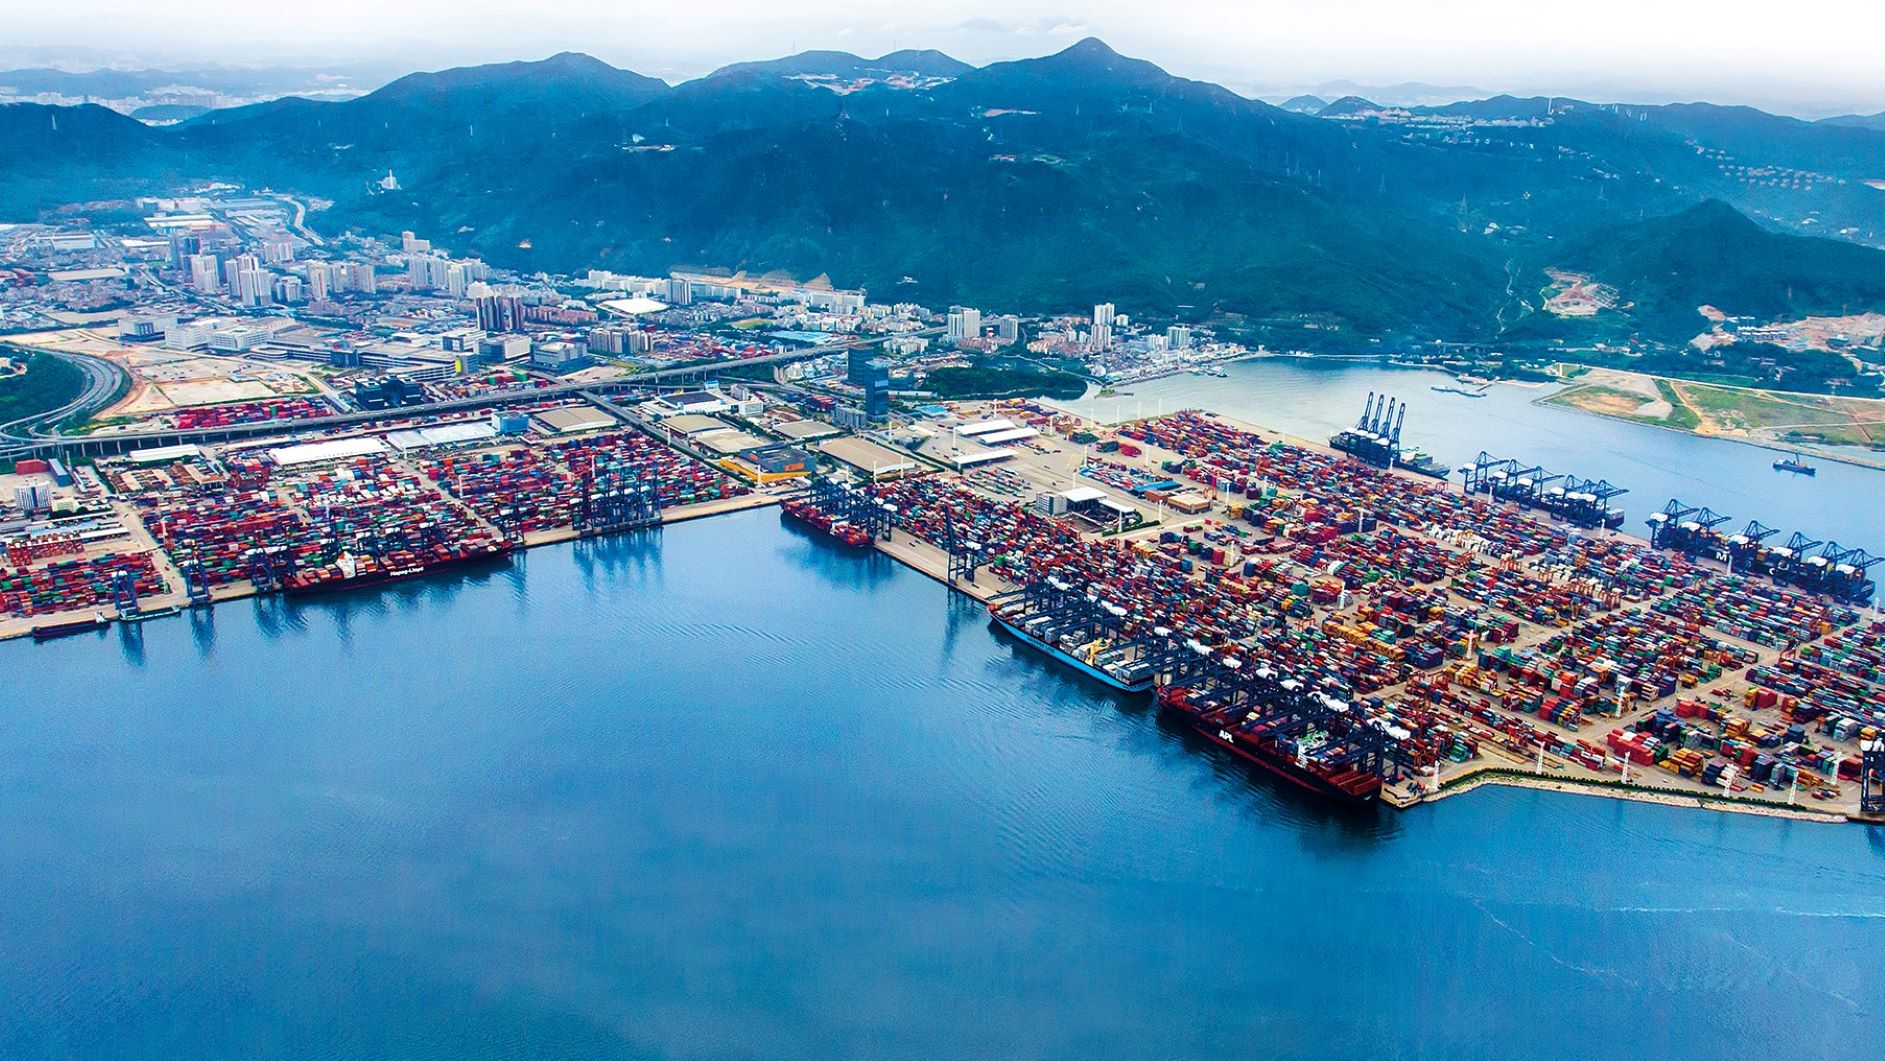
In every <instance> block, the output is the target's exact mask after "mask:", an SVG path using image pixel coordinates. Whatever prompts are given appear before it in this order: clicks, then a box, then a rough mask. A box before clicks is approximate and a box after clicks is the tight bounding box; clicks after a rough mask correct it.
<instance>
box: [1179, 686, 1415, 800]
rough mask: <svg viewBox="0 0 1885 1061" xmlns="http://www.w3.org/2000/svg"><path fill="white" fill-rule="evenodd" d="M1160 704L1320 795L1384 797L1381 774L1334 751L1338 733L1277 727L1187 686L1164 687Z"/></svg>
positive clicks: (1226, 745) (1215, 739)
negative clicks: (1294, 732) (1291, 732)
mask: <svg viewBox="0 0 1885 1061" xmlns="http://www.w3.org/2000/svg"><path fill="white" fill-rule="evenodd" d="M1158 704H1159V709H1160V710H1162V711H1165V712H1167V713H1169V714H1171V715H1172V716H1174V717H1176V718H1178V719H1180V720H1182V721H1183V722H1184V723H1185V724H1186V725H1188V726H1190V727H1191V728H1192V729H1194V730H1196V731H1197V732H1198V733H1199V735H1201V736H1203V737H1204V739H1206V740H1208V741H1210V742H1211V743H1213V744H1216V745H1218V746H1219V747H1221V748H1227V749H1229V750H1230V751H1232V752H1234V753H1236V754H1237V755H1238V756H1240V757H1242V758H1244V759H1246V760H1249V761H1250V762H1253V763H1255V764H1257V765H1258V766H1261V767H1263V768H1264V769H1265V770H1268V771H1269V772H1271V773H1273V774H1275V775H1276V776H1278V777H1280V778H1282V779H1284V780H1285V781H1288V782H1290V783H1291V784H1294V785H1298V786H1300V787H1302V788H1305V789H1307V790H1309V791H1310V792H1314V793H1315V794H1316V795H1318V796H1326V797H1328V798H1329V799H1332V800H1335V801H1337V802H1339V803H1348V804H1356V805H1359V804H1364V803H1372V802H1374V801H1375V800H1376V799H1378V798H1380V795H1381V778H1380V776H1379V775H1377V774H1375V773H1373V772H1372V771H1368V770H1360V769H1357V768H1356V767H1354V766H1352V765H1350V764H1347V763H1343V762H1339V761H1334V760H1332V759H1331V758H1330V757H1329V753H1330V752H1331V751H1333V750H1335V749H1337V748H1339V747H1341V738H1340V737H1339V736H1336V735H1333V734H1317V735H1313V736H1312V735H1310V734H1303V735H1301V736H1289V735H1285V734H1281V733H1277V732H1273V731H1272V730H1271V729H1270V728H1269V727H1270V726H1271V725H1274V724H1276V723H1274V722H1270V721H1267V720H1265V719H1263V717H1262V716H1261V715H1256V714H1254V713H1246V712H1245V711H1243V710H1241V709H1237V708H1228V707H1223V706H1220V705H1217V704H1213V703H1209V702H1205V701H1200V700H1197V699H1194V698H1193V696H1192V695H1191V690H1189V689H1187V688H1185V687H1183V686H1170V685H1168V686H1166V687H1164V688H1162V689H1160V690H1159V693H1158Z"/></svg>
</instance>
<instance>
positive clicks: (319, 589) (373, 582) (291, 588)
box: [282, 547, 512, 597]
mask: <svg viewBox="0 0 1885 1061" xmlns="http://www.w3.org/2000/svg"><path fill="white" fill-rule="evenodd" d="M511 552H512V549H511V548H509V547H506V548H503V549H496V550H493V551H491V552H488V553H478V554H476V555H473V556H454V557H448V558H446V559H443V560H433V561H430V562H427V563H422V564H418V565H415V566H413V567H409V568H397V569H394V570H391V571H369V572H367V573H365V574H361V575H355V576H354V577H352V578H332V579H323V580H322V581H320V582H309V583H303V584H299V585H297V584H293V583H290V584H288V585H285V586H283V587H282V594H283V595H284V596H288V597H307V596H313V595H315V594H320V593H341V592H345V591H347V590H353V589H366V588H368V587H369V586H384V585H387V584H388V583H392V582H404V581H405V580H407V579H409V578H418V577H420V576H421V575H436V574H440V573H442V572H445V571H456V570H458V569H459V568H462V567H470V566H472V565H475V564H484V563H495V562H497V561H501V560H507V559H509V558H510V555H511Z"/></svg>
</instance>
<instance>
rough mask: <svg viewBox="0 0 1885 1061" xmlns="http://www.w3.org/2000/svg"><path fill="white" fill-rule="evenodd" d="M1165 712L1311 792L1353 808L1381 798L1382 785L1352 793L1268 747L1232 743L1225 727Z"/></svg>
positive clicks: (1177, 711) (1170, 709) (1174, 710)
mask: <svg viewBox="0 0 1885 1061" xmlns="http://www.w3.org/2000/svg"><path fill="white" fill-rule="evenodd" d="M1165 712H1166V713H1167V714H1169V715H1171V716H1173V717H1174V718H1176V719H1178V720H1179V721H1181V722H1183V723H1184V724H1185V725H1186V726H1187V727H1188V728H1190V729H1191V731H1192V732H1194V733H1196V734H1197V735H1198V736H1200V737H1203V738H1204V739H1205V740H1208V741H1210V742H1211V743H1212V744H1215V745H1217V746H1218V747H1220V748H1223V749H1224V750H1225V751H1228V752H1230V753H1232V754H1233V755H1236V756H1237V757H1238V758H1240V759H1242V760H1244V761H1245V762H1248V763H1253V764H1255V765H1257V766H1259V767H1262V768H1263V769H1264V770H1266V771H1268V772H1269V773H1271V774H1274V775H1276V776H1277V777H1280V778H1282V779H1283V780H1285V781H1288V782H1289V783H1290V784H1292V785H1295V786H1297V787H1298V788H1301V789H1303V790H1304V791H1307V792H1313V793H1315V794H1316V795H1318V796H1321V797H1323V798H1325V799H1330V800H1333V801H1335V802H1337V803H1341V804H1345V805H1348V806H1352V807H1363V806H1367V805H1369V804H1371V803H1374V802H1375V801H1376V800H1377V799H1379V798H1380V795H1381V789H1380V786H1379V785H1376V786H1374V787H1372V788H1369V789H1367V790H1365V791H1362V792H1352V791H1350V790H1348V789H1346V788H1343V787H1342V786H1340V785H1338V784H1336V783H1335V782H1333V781H1330V780H1329V779H1328V778H1325V777H1323V776H1322V775H1320V774H1317V773H1315V772H1314V771H1312V770H1308V769H1305V768H1303V767H1301V766H1298V765H1297V764H1296V762H1295V760H1293V759H1287V758H1284V757H1282V756H1279V755H1276V754H1274V753H1273V752H1271V751H1269V750H1268V749H1266V748H1262V747H1255V746H1252V745H1250V744H1246V743H1244V742H1243V741H1238V740H1232V739H1231V738H1229V737H1227V736H1225V735H1224V729H1223V727H1222V726H1218V725H1215V724H1212V723H1210V722H1206V721H1205V720H1203V719H1199V718H1196V717H1194V716H1192V715H1191V714H1189V713H1188V712H1186V711H1183V710H1180V709H1178V708H1174V707H1170V706H1166V707H1165Z"/></svg>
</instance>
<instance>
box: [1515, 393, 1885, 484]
mask: <svg viewBox="0 0 1885 1061" xmlns="http://www.w3.org/2000/svg"><path fill="white" fill-rule="evenodd" d="M1614 371H1622V370H1614ZM1638 375H1642V373H1638ZM1644 378H1646V379H1652V380H1668V381H1669V382H1672V383H1689V382H1694V381H1692V380H1678V379H1674V378H1672V377H1669V376H1645V377H1644ZM1577 386H1579V384H1577V383H1575V382H1570V381H1565V388H1564V390H1561V391H1558V392H1557V393H1555V394H1544V395H1540V396H1538V397H1536V398H1533V399H1532V401H1531V404H1533V405H1549V406H1551V407H1552V408H1554V409H1566V410H1569V411H1571V412H1574V413H1581V414H1583V415H1585V416H1598V417H1602V418H1603V419H1605V420H1613V421H1615V422H1617V423H1620V424H1635V425H1636V426H1638V427H1649V428H1654V429H1656V430H1658V431H1669V432H1673V433H1674V434H1678V435H1686V436H1687V437H1689V438H1699V439H1705V440H1708V441H1711V442H1734V443H1738V444H1740V445H1743V446H1753V447H1754V448H1756V449H1763V450H1766V451H1768V452H1770V453H1786V454H1798V453H1801V452H1803V451H1805V452H1811V453H1812V454H1813V455H1814V456H1815V457H1818V458H1820V459H1821V460H1828V461H1832V462H1834V463H1836V464H1846V465H1851V466H1852V467H1855V468H1865V469H1868V470H1871V471H1885V454H1881V455H1879V456H1877V457H1873V456H1872V455H1871V453H1870V452H1869V451H1864V450H1861V455H1854V454H1851V453H1847V452H1842V451H1846V450H1859V449H1860V447H1858V446H1826V445H1819V444H1814V443H1806V444H1802V445H1797V446H1783V445H1781V444H1780V443H1778V442H1768V441H1763V440H1761V439H1758V438H1748V437H1744V436H1741V435H1722V434H1704V433H1703V432H1700V431H1691V430H1689V429H1688V428H1685V427H1673V426H1671V425H1669V424H1662V423H1657V422H1655V421H1653V420H1640V419H1638V418H1636V417H1633V416H1622V415H1619V414H1617V413H1605V412H1599V411H1597V410H1595V409H1586V408H1584V407H1583V406H1580V405H1573V404H1571V403H1569V402H1559V401H1556V400H1555V399H1557V398H1560V397H1563V396H1564V395H1565V394H1568V393H1570V391H1571V390H1572V389H1573V388H1575V387H1577ZM1709 386H1719V384H1709ZM1734 389H1738V390H1745V391H1748V392H1750V393H1755V394H1774V393H1781V392H1776V391H1763V390H1760V389H1758V388H1754V387H1740V388H1734ZM1809 397H1811V396H1809ZM1822 397H1823V396H1822Z"/></svg>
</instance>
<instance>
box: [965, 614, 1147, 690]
mask: <svg viewBox="0 0 1885 1061" xmlns="http://www.w3.org/2000/svg"><path fill="white" fill-rule="evenodd" d="M988 617H989V619H991V620H992V621H993V622H994V623H995V625H996V626H999V627H1001V628H1002V629H1003V630H1005V631H1007V632H1008V634H1009V635H1010V636H1012V637H1014V638H1015V639H1016V640H1018V641H1020V642H1021V643H1022V644H1025V645H1027V646H1028V647H1029V648H1032V649H1034V650H1035V651H1037V652H1040V653H1042V654H1043V655H1047V656H1050V657H1052V658H1054V659H1055V660H1058V661H1059V662H1061V663H1064V664H1066V665H1067V666H1069V667H1072V668H1073V669H1074V670H1076V671H1079V672H1080V673H1081V674H1084V675H1086V676H1087V677H1089V678H1091V679H1093V680H1094V681H1096V682H1099V683H1100V684H1102V685H1105V686H1107V687H1108V688H1112V689H1117V690H1118V691H1120V692H1122V693H1143V692H1149V691H1151V689H1152V681H1153V679H1154V678H1155V677H1156V675H1155V674H1153V673H1152V667H1151V666H1150V664H1147V663H1143V662H1140V661H1138V660H1126V659H1122V658H1119V657H1120V656H1122V655H1123V653H1122V652H1121V651H1120V650H1118V649H1116V648H1114V647H1113V646H1112V645H1111V644H1110V643H1108V642H1107V641H1106V640H1105V639H1100V640H1096V641H1091V642H1088V643H1086V644H1072V645H1065V646H1062V645H1059V644H1055V643H1053V642H1051V641H1048V640H1046V639H1044V638H1040V637H1036V636H1035V635H1034V634H1032V633H1030V632H1028V629H1027V624H1028V618H1027V616H1026V615H1025V613H1022V612H1019V611H1018V610H1008V611H1004V610H1003V608H1002V607H1001V606H1000V605H996V604H991V605H989V606H988Z"/></svg>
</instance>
